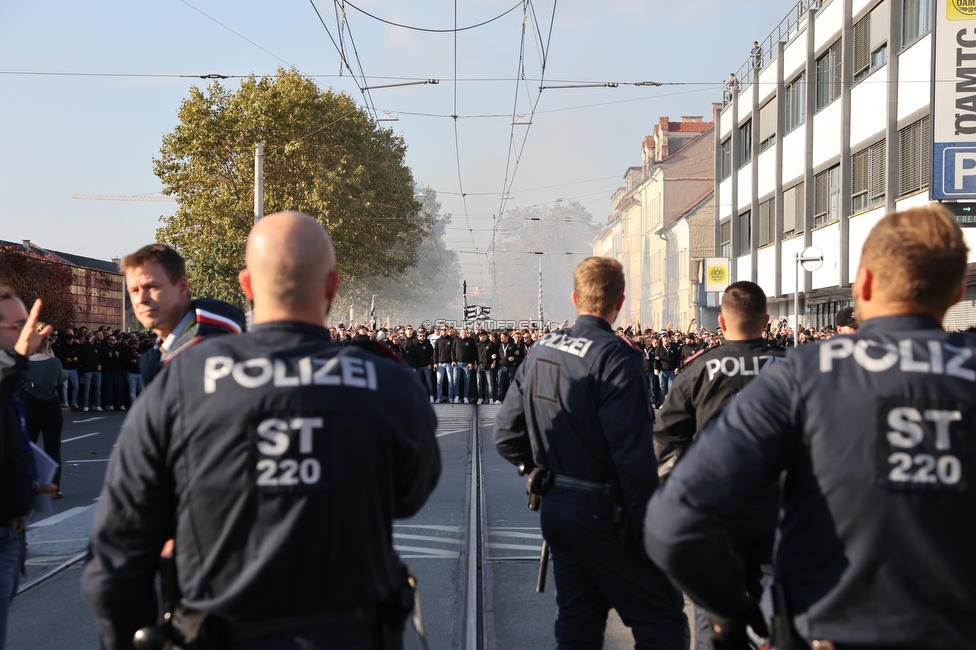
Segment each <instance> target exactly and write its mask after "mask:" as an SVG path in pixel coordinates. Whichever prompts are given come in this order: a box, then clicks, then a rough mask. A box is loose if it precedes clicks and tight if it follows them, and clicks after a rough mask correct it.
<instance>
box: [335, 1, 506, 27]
mask: <svg viewBox="0 0 976 650" xmlns="http://www.w3.org/2000/svg"><path fill="white" fill-rule="evenodd" d="M345 4H347V5H349V6H350V7H352V8H353V9H355V10H356V11H358V12H359V13H361V14H363V15H365V16H369V17H370V18H372V19H373V20H378V21H379V22H381V23H384V24H386V25H391V26H393V27H399V28H401V29H410V30H413V31H415V32H428V33H432V34H450V33H454V34H457V33H458V32H464V31H467V30H469V29H475V28H477V27H483V26H484V25H487V24H488V23H493V22H495V21H496V20H498V19H499V18H503V17H505V16H507V15H508V14H510V13H512V12H513V11H515V10H516V9H518V8H519V7H520V6H521V5H522V0H519V1H518V2H516V3H515V5H514V6H512V8H511V9H506V10H505V11H503V12H502V13H500V14H498V15H497V16H495V17H494V18H489V19H488V20H484V21H482V22H480V23H476V24H474V25H468V26H467V27H458V26H457V12H455V16H454V29H433V28H429V27H415V26H413V25H404V24H401V23H395V22H393V21H392V20H386V19H385V18H380V17H379V16H376V15H373V14H371V13H369V12H368V11H366V10H365V9H360V8H359V7H357V6H356V5H354V4H353V3H351V2H349V1H348V0H346V2H345Z"/></svg>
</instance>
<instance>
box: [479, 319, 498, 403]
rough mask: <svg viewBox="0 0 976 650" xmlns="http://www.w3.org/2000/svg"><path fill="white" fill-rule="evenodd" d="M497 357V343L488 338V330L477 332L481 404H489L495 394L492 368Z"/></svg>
mask: <svg viewBox="0 0 976 650" xmlns="http://www.w3.org/2000/svg"><path fill="white" fill-rule="evenodd" d="M497 358H498V343H493V342H491V341H490V340H489V338H488V332H487V331H486V330H481V331H480V332H478V399H479V400H480V401H481V403H482V404H491V403H492V401H493V399H494V397H493V396H494V394H495V381H494V379H495V378H494V376H493V373H492V369H493V368H494V367H495V361H496V360H497Z"/></svg>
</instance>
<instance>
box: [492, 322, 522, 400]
mask: <svg viewBox="0 0 976 650" xmlns="http://www.w3.org/2000/svg"><path fill="white" fill-rule="evenodd" d="M500 336H501V340H500V341H499V343H498V375H497V381H498V384H497V388H496V390H497V397H496V398H495V403H496V404H499V403H501V402H504V401H505V395H507V394H508V387H509V385H510V384H511V383H512V379H513V378H514V377H515V360H516V359H517V358H518V357H519V356H520V355H521V352H520V350H519V347H518V345H516V343H515V342H514V341H513V340H512V337H511V334H510V333H509V331H508V330H502V332H501V335H500Z"/></svg>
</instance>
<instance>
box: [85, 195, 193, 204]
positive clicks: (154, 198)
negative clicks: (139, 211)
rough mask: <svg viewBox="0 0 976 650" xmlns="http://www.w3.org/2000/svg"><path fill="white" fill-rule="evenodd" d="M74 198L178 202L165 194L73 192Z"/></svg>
mask: <svg viewBox="0 0 976 650" xmlns="http://www.w3.org/2000/svg"><path fill="white" fill-rule="evenodd" d="M71 198H73V199H83V200H85V201H153V202H156V203H176V198H175V197H172V196H166V195H165V194H136V195H124V194H72V195H71Z"/></svg>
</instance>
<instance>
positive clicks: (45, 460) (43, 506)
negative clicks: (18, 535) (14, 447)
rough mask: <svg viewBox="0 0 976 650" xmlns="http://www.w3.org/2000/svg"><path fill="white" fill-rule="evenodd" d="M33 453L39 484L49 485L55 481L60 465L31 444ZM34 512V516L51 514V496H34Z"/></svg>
mask: <svg viewBox="0 0 976 650" xmlns="http://www.w3.org/2000/svg"><path fill="white" fill-rule="evenodd" d="M31 452H33V454H34V466H35V467H36V468H37V482H38V483H40V484H41V485H47V484H48V483H50V482H51V481H52V480H53V479H54V473H55V472H57V471H58V464H57V463H55V462H54V460H53V459H52V458H51V457H50V456H48V455H47V454H45V453H44V450H43V449H41V448H40V447H38V446H37V445H35V444H34V443H33V442H32V443H31ZM33 509H34V512H33V514H32V518H33V515H39V514H40V515H46V514H50V512H51V495H50V494H37V495H34V508H33Z"/></svg>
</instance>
